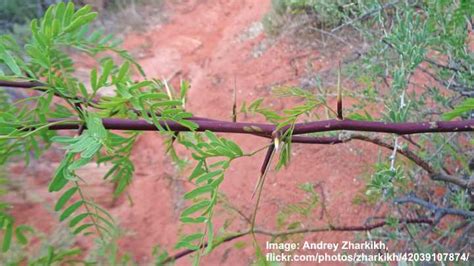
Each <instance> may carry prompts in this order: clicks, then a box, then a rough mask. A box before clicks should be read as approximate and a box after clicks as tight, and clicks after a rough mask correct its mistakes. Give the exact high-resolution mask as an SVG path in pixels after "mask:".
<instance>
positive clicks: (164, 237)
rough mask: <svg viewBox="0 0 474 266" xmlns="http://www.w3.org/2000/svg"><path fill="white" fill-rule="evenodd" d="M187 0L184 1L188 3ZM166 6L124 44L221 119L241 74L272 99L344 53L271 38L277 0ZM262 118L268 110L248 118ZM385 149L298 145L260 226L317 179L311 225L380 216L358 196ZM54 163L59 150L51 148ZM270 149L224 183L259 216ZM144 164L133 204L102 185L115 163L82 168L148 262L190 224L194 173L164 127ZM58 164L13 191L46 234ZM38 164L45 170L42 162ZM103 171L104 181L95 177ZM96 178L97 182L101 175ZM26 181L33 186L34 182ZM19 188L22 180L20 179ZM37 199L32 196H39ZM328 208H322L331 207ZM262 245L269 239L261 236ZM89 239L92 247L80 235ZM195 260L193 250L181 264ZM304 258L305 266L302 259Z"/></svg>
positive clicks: (266, 199)
mask: <svg viewBox="0 0 474 266" xmlns="http://www.w3.org/2000/svg"><path fill="white" fill-rule="evenodd" d="M180 2H181V3H180ZM180 2H175V4H167V5H166V8H167V12H169V13H170V14H169V20H168V22H167V23H166V24H162V25H158V26H156V27H155V28H152V29H150V30H149V31H147V32H146V33H142V34H138V33H133V34H129V35H128V36H127V37H126V39H125V43H124V45H125V48H126V49H128V50H130V51H132V53H133V54H134V55H135V56H137V57H138V58H139V62H140V63H141V64H142V66H143V67H144V69H145V70H146V72H147V75H148V76H149V77H156V78H166V79H170V80H171V83H173V84H177V83H178V82H179V80H180V79H181V78H182V79H186V80H189V81H190V83H191V85H192V89H191V91H190V93H189V100H188V103H189V104H188V108H189V109H190V110H191V111H192V112H193V113H194V114H196V115H199V116H208V117H212V118H218V119H230V116H231V108H232V91H233V87H234V80H235V81H236V86H237V101H238V103H239V104H241V103H242V102H243V101H244V100H245V101H250V100H252V99H256V98H258V97H267V98H268V97H269V96H270V88H271V86H272V85H275V84H295V85H297V84H299V82H300V81H301V79H302V78H303V75H304V74H305V71H306V70H307V68H308V67H307V66H308V65H310V66H311V67H310V68H311V71H315V72H320V71H324V70H327V69H330V68H332V67H334V66H335V65H337V59H338V58H342V56H343V53H341V54H339V53H337V52H336V53H332V54H331V56H330V57H327V56H325V55H323V54H320V53H318V52H317V51H315V52H308V51H302V50H299V49H295V48H292V46H290V45H288V44H287V42H286V41H285V40H277V41H271V40H270V39H268V38H266V36H265V35H264V33H263V32H262V27H261V24H259V22H260V21H261V19H262V17H263V15H264V14H265V13H266V12H267V10H268V9H269V6H270V1H269V0H266V1H249V0H246V1H243V0H226V1H224V0H219V1H180ZM267 103H268V104H272V105H274V106H275V107H276V108H284V107H285V106H286V107H288V106H289V105H288V103H286V104H285V103H282V102H279V101H277V100H275V101H270V100H269V101H268V102H267ZM239 119H240V120H242V119H247V120H252V121H258V120H260V118H258V117H251V118H239ZM228 137H230V138H232V139H233V140H235V141H236V142H238V143H239V144H240V145H241V147H242V148H243V149H244V150H245V151H253V150H255V149H257V148H259V147H262V146H264V145H265V144H266V143H267V140H266V139H260V138H256V137H252V136H235V135H234V136H230V135H229V136H228ZM377 152H378V150H377V148H376V147H373V146H367V145H362V144H361V143H357V142H354V143H349V144H345V145H335V146H320V145H312V146H302V145H294V149H293V157H292V163H291V165H290V167H288V169H285V170H282V171H280V172H278V173H276V172H275V171H271V172H270V173H269V176H268V179H267V183H266V186H265V192H264V196H263V203H262V205H261V209H260V212H259V215H258V222H257V224H258V226H259V227H264V228H268V229H272V228H274V227H275V219H276V217H275V214H276V213H277V212H278V210H279V209H281V208H282V206H285V205H286V204H288V203H291V202H295V201H299V200H302V198H303V197H302V195H301V192H300V190H298V189H297V186H298V184H301V183H305V182H310V183H312V184H314V185H317V189H316V191H318V193H320V201H321V204H320V205H318V207H317V208H316V210H315V211H314V215H313V217H314V218H313V220H310V221H306V222H305V226H321V225H325V224H327V223H328V222H331V223H332V224H334V225H359V224H363V223H364V222H365V219H366V218H367V217H369V216H372V215H375V214H376V211H375V210H374V209H373V207H367V206H363V205H356V204H353V199H354V197H355V195H356V194H357V193H358V191H360V189H361V188H362V187H363V181H362V178H361V177H362V176H364V175H365V174H366V173H367V171H369V170H370V169H369V168H368V165H371V164H372V163H373V162H374V160H375V159H376V156H377ZM50 157H51V158H50V161H56V162H57V159H58V158H59V157H58V156H54V154H53V155H51V156H50ZM263 157H264V154H263V153H259V154H258V155H256V156H255V157H253V158H242V159H239V160H237V161H236V162H235V163H233V165H232V166H231V167H230V169H229V171H228V172H227V175H226V179H225V181H224V183H223V185H222V189H223V192H225V194H226V195H227V197H228V199H229V200H230V201H231V202H232V203H233V205H234V206H235V207H237V208H239V209H240V210H242V212H243V213H245V214H246V215H247V216H250V213H251V208H252V206H253V204H254V200H252V199H251V193H252V191H253V189H254V186H255V182H256V180H257V178H258V173H259V169H260V165H261V162H262V161H263ZM133 160H134V162H135V166H136V169H137V170H136V173H135V177H134V182H133V184H132V185H131V187H130V189H129V191H128V192H129V194H130V196H131V197H132V198H133V202H134V204H133V206H131V205H130V204H129V203H128V201H127V200H126V199H120V200H119V201H118V202H116V204H115V205H113V206H112V202H111V199H110V197H111V194H110V191H111V190H112V188H111V187H110V186H107V185H102V184H101V183H100V180H97V179H98V177H100V176H102V175H103V173H104V172H105V171H106V169H100V168H97V167H94V166H90V167H86V169H84V170H82V174H81V176H84V177H86V178H87V179H88V180H91V183H90V186H89V188H88V192H89V193H90V195H92V196H93V197H95V198H96V199H97V200H98V201H99V202H100V203H102V204H104V205H105V206H108V209H109V210H110V212H111V213H112V215H114V217H116V218H117V219H118V221H119V222H120V225H121V227H122V228H124V230H125V237H124V239H122V240H121V241H120V245H121V247H122V248H123V249H124V250H125V251H127V252H130V253H131V254H133V256H134V258H135V259H137V260H138V261H139V262H140V263H141V264H146V263H148V262H149V261H150V259H151V250H152V248H153V247H154V246H156V245H160V246H161V247H164V248H166V249H168V250H171V253H174V251H172V247H173V245H174V244H175V243H176V240H177V239H176V236H177V235H178V234H179V232H180V230H181V229H182V228H181V226H180V224H179V223H178V222H177V220H178V217H179V212H180V210H181V209H182V208H183V207H184V203H183V202H182V201H181V200H180V199H181V198H182V194H184V193H185V191H187V190H188V189H189V188H190V186H189V185H188V184H186V183H185V182H184V181H180V180H184V179H185V178H186V174H187V172H186V173H179V172H178V171H177V170H176V168H175V167H174V166H173V165H172V164H171V161H170V159H168V158H167V157H166V156H165V155H164V148H163V145H162V138H160V136H159V135H158V134H157V133H145V134H143V135H142V136H141V137H140V139H139V141H138V143H137V145H136V147H135V148H134V151H133ZM54 166H55V165H51V163H50V162H47V161H42V162H41V163H40V162H37V163H35V164H34V165H32V166H31V169H34V170H28V171H26V172H24V171H21V170H20V169H17V170H15V168H14V167H13V168H12V174H17V175H19V176H20V177H19V183H20V184H23V185H22V186H26V187H27V188H28V191H29V193H28V196H27V198H26V199H21V198H19V197H18V196H17V195H18V194H17V195H16V196H13V195H12V196H11V199H12V200H13V201H14V202H15V205H14V206H15V208H14V212H15V214H16V216H17V217H18V219H19V222H25V223H30V224H33V225H35V226H36V227H38V228H39V229H41V230H44V231H45V232H52V231H53V228H54V224H55V223H56V222H55V221H57V217H56V216H57V214H55V213H54V212H53V211H52V208H53V207H52V206H53V201H52V199H51V197H52V196H51V195H49V194H48V193H47V182H48V180H49V178H50V176H51V169H53V168H54ZM38 169H39V170H38ZM93 177H97V178H96V179H92V178H93ZM94 180H95V181H94ZM25 184H26V185H25ZM19 186H20V185H19ZM31 202H33V203H31ZM323 207H324V208H325V210H326V212H325V213H324V215H321V210H322V208H323ZM220 211H221V212H222V213H221V215H219V213H218V214H217V216H222V218H220V220H218V221H217V223H218V224H220V225H222V224H223V223H224V217H226V218H228V219H229V220H231V221H233V222H232V225H231V228H232V229H233V230H239V229H240V230H243V229H245V228H246V227H247V225H246V222H245V221H244V220H243V219H240V218H239V217H238V216H236V215H235V214H230V212H227V211H225V210H224V209H221V210H220ZM348 238H349V239H351V238H353V234H349V233H318V234H312V235H307V236H306V239H308V240H311V241H319V240H325V241H333V242H337V241H340V240H347V239H348ZM260 240H261V241H262V242H261V243H262V246H263V244H264V241H265V240H268V239H267V238H263V237H262V238H260ZM236 242H239V247H241V248H234V247H233V245H234V243H226V244H223V245H222V246H220V247H219V248H217V249H216V250H215V251H214V252H213V253H212V254H211V255H209V256H206V257H204V258H203V265H219V264H222V263H224V262H228V263H232V265H249V264H250V263H251V262H252V259H253V258H254V253H253V250H254V249H253V247H252V242H251V239H250V238H248V237H245V238H242V239H240V240H238V241H236ZM78 244H79V245H80V246H84V247H87V246H90V243H89V242H88V241H87V240H80V243H78ZM177 264H178V265H188V264H190V260H189V259H188V258H185V259H183V260H181V261H179V262H178V263H177ZM295 265H296V264H295Z"/></svg>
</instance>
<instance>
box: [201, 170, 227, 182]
mask: <svg viewBox="0 0 474 266" xmlns="http://www.w3.org/2000/svg"><path fill="white" fill-rule="evenodd" d="M220 174H223V171H222V170H216V171H214V172H209V173H205V174H203V175H201V176H199V177H198V178H197V179H196V184H199V183H202V182H205V181H209V180H210V179H211V178H213V177H215V176H217V175H220Z"/></svg>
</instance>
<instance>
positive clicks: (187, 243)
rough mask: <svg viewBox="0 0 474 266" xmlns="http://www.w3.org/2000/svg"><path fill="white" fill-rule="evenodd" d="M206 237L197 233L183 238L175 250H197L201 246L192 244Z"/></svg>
mask: <svg viewBox="0 0 474 266" xmlns="http://www.w3.org/2000/svg"><path fill="white" fill-rule="evenodd" d="M203 236H204V234H203V233H195V234H191V235H185V236H183V237H182V238H181V239H180V240H179V241H178V243H177V244H176V246H175V248H176V249H178V248H189V249H197V248H198V247H199V246H196V245H193V244H192V242H194V241H196V240H200V239H201V238H202V237H203Z"/></svg>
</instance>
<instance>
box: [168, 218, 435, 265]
mask: <svg viewBox="0 0 474 266" xmlns="http://www.w3.org/2000/svg"><path fill="white" fill-rule="evenodd" d="M399 222H400V224H432V223H433V221H432V220H430V219H425V218H417V219H400V220H399ZM386 225H387V222H386V221H381V222H378V223H374V224H369V225H360V226H333V225H328V226H325V227H316V228H306V229H295V230H289V231H281V232H280V231H278V232H275V231H269V230H266V229H259V228H257V229H255V230H254V231H253V233H255V234H260V235H266V236H270V237H283V236H288V235H295V234H306V233H319V232H332V231H340V232H351V231H371V230H374V229H377V228H380V227H383V226H386ZM251 233H252V230H250V229H249V230H245V231H242V232H239V233H235V234H232V235H229V236H227V237H223V238H221V239H220V240H219V243H218V244H214V246H217V245H219V244H221V243H225V242H230V241H232V240H235V239H238V238H241V237H244V236H246V235H249V234H251ZM206 247H207V243H204V244H203V245H201V246H200V248H199V249H203V248H206ZM196 251H197V250H195V249H187V250H183V251H181V252H178V253H176V254H175V255H172V256H170V257H168V258H167V259H165V260H163V261H162V262H161V263H162V264H166V263H170V262H173V261H176V260H178V259H180V258H182V257H184V256H186V255H189V254H192V253H194V252H196Z"/></svg>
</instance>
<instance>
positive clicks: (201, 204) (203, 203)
mask: <svg viewBox="0 0 474 266" xmlns="http://www.w3.org/2000/svg"><path fill="white" fill-rule="evenodd" d="M210 204H211V202H210V201H209V200H203V201H200V202H198V203H196V204H194V205H192V206H190V207H188V208H186V209H184V211H183V212H182V213H181V216H182V217H183V216H188V215H191V214H193V213H195V212H197V211H199V210H202V209H204V208H207V207H209V205H210Z"/></svg>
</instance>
